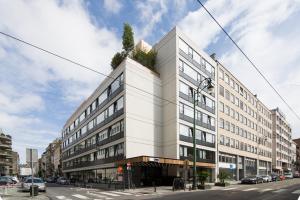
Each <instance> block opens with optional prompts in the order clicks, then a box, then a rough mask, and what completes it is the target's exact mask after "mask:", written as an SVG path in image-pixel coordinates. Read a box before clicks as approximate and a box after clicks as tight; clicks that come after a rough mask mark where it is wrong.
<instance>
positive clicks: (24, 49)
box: [0, 0, 121, 151]
mask: <svg viewBox="0 0 300 200" xmlns="http://www.w3.org/2000/svg"><path fill="white" fill-rule="evenodd" d="M1 4H4V2H2V3H0V18H1V20H0V30H1V31H3V32H7V33H9V34H11V35H14V36H16V37H19V38H21V39H24V40H26V41H28V42H31V43H33V44H35V45H38V46H40V47H43V48H45V49H47V50H50V51H53V52H55V53H57V54H59V55H62V56H65V57H67V58H70V59H72V60H75V61H76V62H79V63H82V64H84V65H86V66H89V67H91V68H93V69H95V70H98V71H101V72H102V73H104V74H109V72H110V70H111V69H110V59H111V57H112V56H113V54H114V53H115V52H116V51H117V50H119V49H120V46H121V42H120V40H119V39H118V38H117V36H116V34H115V33H114V32H112V31H110V30H108V29H107V28H105V27H98V26H95V25H94V24H93V23H92V21H91V18H90V16H89V14H88V12H87V10H86V8H85V6H84V5H83V4H82V3H81V2H80V1H60V2H57V1H25V0H24V1H9V2H5V5H1ZM16 13H17V14H16ZM103 78H104V77H101V76H99V75H98V74H96V73H93V72H90V71H87V70H84V69H82V68H79V67H78V66H76V65H73V64H70V63H68V62H66V61H63V60H61V59H58V58H55V57H54V56H52V55H48V54H45V53H44V52H41V51H39V50H36V49H33V48H31V47H28V46H26V45H24V44H20V43H19V42H16V41H14V40H12V39H9V38H5V37H3V36H1V37H0V80H1V88H0V105H1V109H0V122H2V123H0V124H1V127H2V128H3V129H4V131H5V130H7V131H8V132H10V133H11V134H12V136H13V144H20V145H22V146H20V147H18V148H22V149H23V151H24V150H25V147H26V145H28V143H26V144H25V143H24V140H23V139H22V138H24V137H28V136H29V135H30V134H32V136H33V137H35V136H37V137H36V138H37V139H38V140H39V143H38V144H41V146H42V144H43V145H45V144H47V143H49V142H50V140H52V139H53V138H54V137H55V136H54V135H53V134H49V133H50V132H51V133H54V132H56V135H57V136H60V132H59V130H57V127H56V126H54V125H53V124H48V122H46V121H43V120H47V119H42V118H41V119H36V118H35V117H32V116H30V115H29V114H28V115H25V113H32V112H35V114H37V113H40V112H55V111H54V110H52V109H51V108H49V107H48V106H45V101H46V100H47V98H48V96H47V93H48V92H49V91H50V92H52V93H54V94H52V96H55V97H56V98H57V99H54V100H52V101H54V102H55V101H61V100H63V101H68V102H70V103H72V104H79V103H80V101H81V100H83V99H85V98H86V97H87V95H89V94H90V93H91V92H92V91H93V90H94V89H95V88H96V87H97V85H98V83H99V82H100V81H101V80H102V79H103ZM2 106H3V107H2ZM43 109H44V110H43ZM59 117H60V116H58V118H59ZM36 120H39V121H36ZM45 127H46V128H45ZM41 129H44V130H45V131H43V132H40V131H39V130H41ZM44 147H46V146H44Z"/></svg>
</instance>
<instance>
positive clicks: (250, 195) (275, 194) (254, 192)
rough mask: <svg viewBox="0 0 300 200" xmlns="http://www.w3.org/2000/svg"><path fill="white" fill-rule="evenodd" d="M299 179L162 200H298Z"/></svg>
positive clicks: (165, 197) (238, 186)
mask: <svg viewBox="0 0 300 200" xmlns="http://www.w3.org/2000/svg"><path fill="white" fill-rule="evenodd" d="M299 195H300V179H293V180H286V181H280V182H275V183H264V184H257V185H255V184H254V185H233V186H230V187H226V188H219V187H218V188H213V189H212V190H206V191H193V192H184V193H180V194H174V195H172V194H171V195H167V196H163V197H160V198H153V199H164V200H169V199H170V200H171V199H172V200H185V199H189V200H196V199H197V200H199V199H208V200H220V199H221V200H246V199H249V200H298V199H299V200H300V198H299Z"/></svg>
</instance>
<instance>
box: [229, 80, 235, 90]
mask: <svg viewBox="0 0 300 200" xmlns="http://www.w3.org/2000/svg"><path fill="white" fill-rule="evenodd" d="M229 83H230V86H231V87H232V88H234V81H233V79H232V78H231V79H230V82H229Z"/></svg>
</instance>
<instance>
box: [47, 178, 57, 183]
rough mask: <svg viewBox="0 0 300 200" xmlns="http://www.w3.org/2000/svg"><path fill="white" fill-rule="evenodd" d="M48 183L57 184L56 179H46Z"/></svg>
mask: <svg viewBox="0 0 300 200" xmlns="http://www.w3.org/2000/svg"><path fill="white" fill-rule="evenodd" d="M46 182H47V183H55V182H56V181H55V178H54V177H49V178H46Z"/></svg>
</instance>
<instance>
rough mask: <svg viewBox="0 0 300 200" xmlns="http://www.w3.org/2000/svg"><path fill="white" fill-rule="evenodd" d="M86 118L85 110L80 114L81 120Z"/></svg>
mask: <svg viewBox="0 0 300 200" xmlns="http://www.w3.org/2000/svg"><path fill="white" fill-rule="evenodd" d="M84 118H85V111H84V112H83V113H82V114H81V115H80V117H79V121H80V122H82V121H83V120H84Z"/></svg>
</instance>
